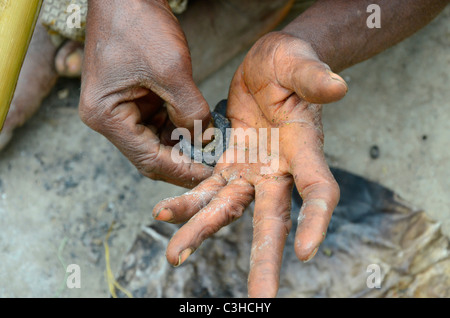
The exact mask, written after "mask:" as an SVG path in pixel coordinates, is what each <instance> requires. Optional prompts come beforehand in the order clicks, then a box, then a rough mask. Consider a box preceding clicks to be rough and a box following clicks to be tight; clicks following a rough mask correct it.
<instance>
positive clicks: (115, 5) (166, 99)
mask: <svg viewBox="0 0 450 318" xmlns="http://www.w3.org/2000/svg"><path fill="white" fill-rule="evenodd" d="M87 19H88V21H87V26H86V46H85V61H84V63H85V64H84V67H83V74H82V87H81V100H80V108H79V111H80V117H81V119H82V120H83V121H84V122H85V123H86V124H87V125H88V126H90V127H91V128H92V129H94V130H96V131H98V132H99V133H101V134H102V135H104V136H105V137H107V138H108V139H109V140H110V141H111V142H112V143H113V144H114V145H115V146H116V147H117V148H118V149H119V150H120V151H121V152H122V153H123V154H124V155H125V156H126V157H127V158H128V159H129V160H130V161H131V162H132V163H133V164H134V165H135V166H136V167H137V168H138V170H139V171H140V172H141V173H142V174H143V175H145V176H147V177H149V178H152V179H155V180H164V181H167V182H170V183H173V184H176V185H181V186H185V187H189V188H191V187H193V186H195V185H196V184H198V183H199V182H200V181H202V180H203V179H205V178H207V177H208V176H210V175H211V173H212V169H211V168H210V167H207V166H205V165H202V164H199V163H182V164H180V163H175V162H174V161H173V160H172V159H171V149H172V147H171V146H172V145H173V142H172V141H171V138H170V137H171V132H172V130H173V129H174V128H175V127H184V128H187V129H188V130H190V131H193V129H194V120H201V121H202V128H203V129H205V128H206V127H207V126H208V124H209V123H210V111H209V107H208V104H207V102H206V101H205V99H204V98H203V96H202V94H201V92H200V91H199V89H198V88H197V87H196V85H195V83H194V81H193V79H192V66H191V60H190V54H189V49H188V46H187V42H186V39H185V36H184V34H183V31H182V30H181V28H180V26H179V24H178V21H177V19H176V18H175V16H174V15H173V14H172V11H171V10H170V7H169V6H168V4H167V1H165V0H151V1H147V0H146V1H144V0H132V1H121V0H114V1H107V2H105V1H91V2H89V10H88V18H87Z"/></svg>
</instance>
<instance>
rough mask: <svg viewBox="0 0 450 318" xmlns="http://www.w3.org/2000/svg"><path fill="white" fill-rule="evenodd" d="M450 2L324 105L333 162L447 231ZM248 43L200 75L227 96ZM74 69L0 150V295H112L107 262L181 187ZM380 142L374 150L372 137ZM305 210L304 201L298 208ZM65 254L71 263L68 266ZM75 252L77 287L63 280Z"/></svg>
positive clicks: (213, 93)
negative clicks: (91, 111)
mask: <svg viewBox="0 0 450 318" xmlns="http://www.w3.org/2000/svg"><path fill="white" fill-rule="evenodd" d="M449 21H450V7H447V9H446V10H445V11H444V12H443V13H442V14H441V15H440V16H439V17H438V18H437V19H436V20H434V21H433V22H432V23H431V24H430V25H428V26H427V27H426V28H424V29H422V30H421V31H419V32H418V33H417V34H415V35H414V36H412V37H411V38H409V39H407V40H406V41H404V42H402V43H400V44H398V45H397V46H395V47H393V48H391V49H389V50H387V51H386V52H384V53H382V54H380V55H378V56H376V57H375V58H373V59H371V60H369V61H366V62H363V63H361V64H359V65H357V66H354V67H352V68H351V69H348V70H346V71H345V72H343V73H342V74H341V75H342V76H343V77H344V78H345V79H346V81H347V83H348V84H349V93H348V95H347V96H346V97H345V98H344V99H343V100H342V101H340V102H338V103H335V104H332V105H327V106H326V107H325V108H324V116H323V117H324V118H323V121H324V131H325V152H326V154H327V158H328V160H329V163H330V165H332V166H334V167H338V168H342V169H346V170H348V171H351V172H354V173H356V174H359V175H362V176H364V177H366V178H368V179H371V180H374V181H377V182H379V183H381V184H383V185H385V186H387V187H388V188H391V189H392V190H394V191H395V192H396V193H398V195H399V196H401V197H402V198H403V199H404V200H406V201H408V202H410V203H412V204H413V205H415V206H417V207H418V208H421V209H423V210H424V211H425V212H426V213H427V214H428V215H430V216H431V217H432V218H433V219H435V220H438V221H440V222H442V228H443V231H444V233H445V234H446V235H447V236H448V235H449V234H450V208H449V206H450V196H449V194H448V189H449V188H450V162H449V160H448V158H450V147H449V144H450V136H449V132H450V90H449V87H450V79H449V74H450V73H449V71H450V54H449V49H450V23H449ZM243 56H244V55H243V54H241V55H239V56H238V57H236V58H235V59H233V60H232V61H230V62H229V63H228V64H227V65H226V66H225V67H223V68H222V69H221V70H219V71H218V72H216V73H215V74H214V75H212V76H211V77H209V78H208V79H207V80H205V81H204V82H202V83H201V84H200V88H201V90H202V92H203V93H204V95H205V97H206V99H207V100H208V102H209V103H210V105H211V106H214V105H215V104H216V103H217V102H218V101H219V100H221V99H223V98H226V96H227V90H228V84H229V82H230V79H231V76H232V75H233V72H234V70H235V69H236V67H237V65H238V64H239V62H240V61H241V60H242V58H243ZM79 87H80V83H79V81H78V80H67V79H62V80H60V81H59V82H58V84H57V86H56V87H55V89H54V90H53V92H52V93H51V95H50V96H49V97H48V98H47V99H46V100H45V102H44V104H43V107H42V108H41V109H40V110H39V112H38V113H37V114H36V116H35V117H34V118H33V119H32V120H30V121H29V122H28V123H27V124H26V125H25V126H24V127H22V128H21V129H19V130H18V131H17V133H16V134H15V136H14V138H13V140H12V143H11V144H10V145H9V146H8V147H7V148H6V149H5V150H4V151H3V152H1V153H0V264H1V265H0V297H109V292H108V285H107V281H106V279H105V269H106V262H105V249H104V246H103V242H104V240H105V237H106V235H107V232H108V229H109V227H110V226H111V224H112V223H113V222H115V226H114V229H113V231H112V232H111V236H110V240H109V241H108V242H109V248H110V254H111V255H110V256H111V259H110V265H111V268H112V271H113V272H114V273H117V271H118V269H119V266H120V264H121V261H122V259H123V256H124V254H125V253H126V252H127V251H128V249H129V248H130V246H131V244H132V243H133V241H134V239H135V237H136V234H137V233H138V232H139V230H140V228H141V227H142V226H143V225H147V224H150V223H152V222H153V220H152V216H151V211H152V208H153V206H154V205H155V204H156V203H157V202H158V201H159V200H161V199H163V198H166V197H169V196H174V195H177V194H181V193H183V192H184V189H182V188H179V187H175V186H172V185H168V184H165V183H162V182H156V181H152V180H149V179H146V178H143V177H142V176H140V174H139V173H138V172H137V171H136V169H135V168H134V167H133V166H132V165H131V164H130V163H129V162H128V161H127V160H126V159H125V158H124V157H123V156H122V155H121V154H120V153H119V152H118V151H117V150H116V149H115V148H114V147H113V146H112V145H111V144H110V143H109V142H108V141H107V140H106V139H105V138H103V137H102V136H100V135H99V134H97V133H95V132H93V131H92V130H90V129H89V128H88V127H86V126H85V125H84V124H83V123H82V122H81V121H80V119H79V117H78V111H77V105H78V99H79ZM374 146H377V147H378V150H379V153H378V156H377V158H372V157H371V155H370V149H371V148H372V147H374ZM293 213H298V211H293ZM63 264H64V266H63ZM68 264H78V265H79V266H80V269H81V288H79V289H77V288H75V289H68V288H67V287H66V285H65V274H66V273H65V266H67V265H68Z"/></svg>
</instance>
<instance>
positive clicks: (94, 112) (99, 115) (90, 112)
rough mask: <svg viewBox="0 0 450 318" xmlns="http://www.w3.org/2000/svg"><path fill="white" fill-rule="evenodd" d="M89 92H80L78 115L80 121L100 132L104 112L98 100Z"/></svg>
mask: <svg viewBox="0 0 450 318" xmlns="http://www.w3.org/2000/svg"><path fill="white" fill-rule="evenodd" d="M92 95H93V94H92V93H90V92H82V93H81V96H80V104H79V107H78V114H79V117H80V118H81V120H82V121H83V122H84V123H85V124H86V125H87V126H89V127H90V128H92V129H93V130H96V131H100V130H101V127H102V122H103V120H104V116H103V115H104V111H103V110H102V107H101V105H100V103H99V102H98V100H97V99H96V98H93V97H92Z"/></svg>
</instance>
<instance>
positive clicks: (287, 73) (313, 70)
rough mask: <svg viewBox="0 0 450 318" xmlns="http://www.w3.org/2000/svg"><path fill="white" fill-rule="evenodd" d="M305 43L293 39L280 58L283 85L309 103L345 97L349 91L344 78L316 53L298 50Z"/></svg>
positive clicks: (325, 101)
mask: <svg viewBox="0 0 450 318" xmlns="http://www.w3.org/2000/svg"><path fill="white" fill-rule="evenodd" d="M302 46H304V45H298V46H296V45H295V44H294V43H293V44H292V45H291V46H290V48H291V50H290V51H289V55H288V56H286V57H280V61H284V63H283V65H280V66H279V68H280V70H281V71H280V72H277V79H278V81H279V83H280V85H281V86H283V87H286V88H288V89H290V90H292V91H294V92H295V93H296V94H297V95H298V96H300V97H302V98H303V99H304V100H306V101H307V102H310V103H315V104H327V103H331V102H335V101H338V100H340V99H342V98H343V97H344V96H345V94H346V93H347V91H348V86H347V84H346V83H345V81H344V79H343V78H342V77H340V76H339V75H338V74H336V73H333V72H332V71H331V70H330V67H329V66H328V65H326V64H325V63H323V62H321V61H320V60H319V59H318V57H317V56H316V55H315V54H314V53H312V52H311V53H308V52H305V51H304V49H303V50H301V51H300V49H298V50H299V51H298V52H297V51H296V50H297V47H298V48H300V47H302ZM279 54H286V52H279Z"/></svg>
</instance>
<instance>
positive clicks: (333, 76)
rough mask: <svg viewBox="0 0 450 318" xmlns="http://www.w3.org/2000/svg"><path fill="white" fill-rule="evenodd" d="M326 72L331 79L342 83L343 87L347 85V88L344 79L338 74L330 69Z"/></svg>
mask: <svg viewBox="0 0 450 318" xmlns="http://www.w3.org/2000/svg"><path fill="white" fill-rule="evenodd" d="M328 74H329V75H330V77H331V79H333V80H335V81H338V82H340V83H342V84H344V85H345V87H347V89H348V86H347V83H346V82H345V80H344V79H343V78H342V77H340V76H339V75H337V74H336V73H333V72H332V71H328Z"/></svg>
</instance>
